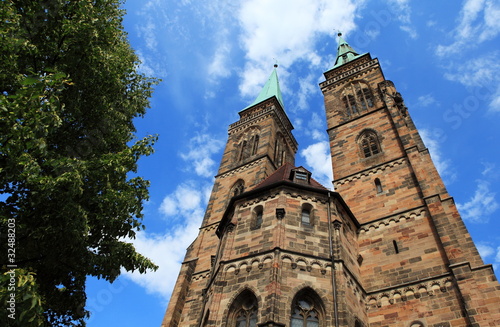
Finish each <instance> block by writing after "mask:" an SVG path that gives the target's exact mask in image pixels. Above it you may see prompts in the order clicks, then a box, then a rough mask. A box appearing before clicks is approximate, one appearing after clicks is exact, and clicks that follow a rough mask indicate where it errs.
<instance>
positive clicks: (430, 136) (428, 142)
mask: <svg viewBox="0 0 500 327" xmlns="http://www.w3.org/2000/svg"><path fill="white" fill-rule="evenodd" d="M419 133H420V136H421V137H422V140H423V141H424V144H425V146H426V147H427V148H428V149H429V153H430V155H431V159H432V162H433V163H434V165H435V166H436V169H437V171H438V172H439V175H441V178H442V179H443V180H444V181H445V183H452V182H453V181H455V179H456V177H457V176H456V173H455V169H453V168H452V166H451V162H450V161H449V160H447V159H444V158H443V155H442V152H441V139H442V135H441V134H440V133H439V132H438V131H436V130H428V129H421V130H420V131H419Z"/></svg>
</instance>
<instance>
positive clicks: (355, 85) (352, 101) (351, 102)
mask: <svg viewBox="0 0 500 327" xmlns="http://www.w3.org/2000/svg"><path fill="white" fill-rule="evenodd" d="M342 102H343V105H344V108H345V114H346V116H347V117H351V116H356V115H358V114H360V113H362V112H363V111H366V110H367V109H368V108H371V107H373V105H374V99H373V94H372V92H371V90H370V86H369V85H368V84H367V83H365V82H363V81H354V82H352V83H350V84H348V85H346V87H345V88H344V90H343V91H342Z"/></svg>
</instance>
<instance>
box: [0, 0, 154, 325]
mask: <svg viewBox="0 0 500 327" xmlns="http://www.w3.org/2000/svg"><path fill="white" fill-rule="evenodd" d="M120 5H121V3H120V1H113V0H71V1H68V0H45V1H32V0H19V1H18V0H3V1H1V3H0V16H1V27H0V38H1V40H0V92H1V94H0V200H1V201H0V228H1V229H2V231H8V235H9V237H8V238H7V237H5V236H6V235H7V233H5V232H3V233H2V238H1V240H0V243H1V244H0V248H1V255H2V259H3V260H2V264H3V268H4V269H6V270H9V269H10V267H12V266H16V267H17V269H19V272H18V275H19V276H21V277H22V280H23V282H22V283H18V284H19V285H18V286H19V287H21V286H22V287H21V288H20V289H19V290H18V291H19V292H24V293H23V294H24V295H23V297H24V299H28V298H32V299H36V300H33V302H32V304H30V305H27V306H26V308H27V309H26V310H32V311H33V312H32V313H31V314H28V315H25V316H24V318H25V319H28V318H26V317H33V318H29V319H28V320H30V324H33V325H37V321H39V320H40V315H39V312H43V317H42V318H43V319H41V321H43V324H44V325H51V326H69V325H71V326H84V325H85V318H86V317H88V316H89V312H87V311H86V310H85V301H86V296H85V282H86V277H87V276H89V275H90V276H96V277H98V278H104V279H106V280H108V281H110V282H112V281H113V280H114V279H116V277H117V276H118V275H119V274H120V270H121V269H122V268H124V269H126V270H128V271H134V270H138V271H139V272H141V273H144V272H146V270H155V269H156V268H157V267H156V266H155V265H154V264H153V263H152V262H151V261H150V260H149V259H147V258H145V257H144V256H142V255H141V254H139V253H137V252H136V250H135V248H134V246H133V245H132V244H131V243H130V239H131V238H133V237H134V236H135V233H136V232H137V231H139V230H140V229H142V228H144V226H143V224H142V218H143V215H142V208H143V202H144V201H146V200H147V199H148V190H147V188H148V185H149V184H148V181H146V180H144V179H142V178H141V177H139V176H137V174H136V173H137V161H138V159H139V158H140V157H141V156H144V155H149V154H151V153H152V152H153V148H152V146H153V144H154V141H155V140H156V136H147V137H145V138H142V139H136V138H135V134H134V133H135V132H136V131H135V128H134V125H133V119H134V118H136V117H141V116H143V115H144V114H145V112H146V109H147V108H148V107H149V101H148V99H149V97H150V96H151V93H152V90H153V87H154V85H155V84H156V82H157V80H156V79H153V78H149V77H146V76H144V75H143V74H141V73H139V72H138V58H137V56H136V55H135V54H134V52H133V50H132V49H131V47H130V45H129V43H128V41H127V36H126V33H125V32H124V30H123V26H122V17H123V15H124V11H123V10H122V9H120ZM10 227H12V228H10ZM11 236H12V237H11ZM9 249H15V252H13V251H12V250H9ZM4 276H5V275H4ZM19 276H18V277H19ZM21 277H19V278H21ZM0 280H1V281H3V284H2V292H0V295H1V296H2V297H3V296H6V295H5V294H6V292H4V291H5V290H6V288H5V287H6V285H5V281H6V280H8V276H7V278H1V279H0ZM21 284H22V285H21ZM23 285H24V286H23ZM26 285H27V286H26ZM28 286H29V287H28ZM18 295H19V294H18ZM2 300H5V298H2ZM2 302H3V301H2ZM29 303H31V302H29ZM19 314H20V312H17V313H16V315H19ZM4 318H5V317H4V316H3V314H2V318H1V319H2V320H1V321H0V324H1V325H3V326H5V324H3V323H2V322H3V321H4V320H3V319H4ZM5 319H7V318H5ZM16 321H17V322H18V324H19V323H20V322H19V320H16ZM7 322H10V323H13V321H11V320H7ZM24 325H26V324H24Z"/></svg>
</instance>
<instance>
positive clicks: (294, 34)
mask: <svg viewBox="0 0 500 327" xmlns="http://www.w3.org/2000/svg"><path fill="white" fill-rule="evenodd" d="M362 2H363V1H352V0H340V1H335V2H333V1H328V0H321V1H308V0H298V1H288V0H276V1H266V0H253V1H247V2H245V3H244V4H243V5H242V6H241V9H240V11H239V14H238V18H239V21H240V25H241V28H242V30H243V32H242V35H241V37H240V38H241V44H242V47H243V49H244V51H245V52H246V59H247V63H246V65H245V68H244V71H243V72H242V74H241V75H242V82H241V84H240V91H241V93H242V95H250V96H254V95H255V94H258V91H259V90H258V88H257V90H256V85H258V82H259V81H261V80H262V78H261V77H260V76H262V75H263V74H264V76H268V74H269V72H270V69H262V67H270V65H271V63H273V62H274V60H273V58H274V59H277V60H278V61H279V62H280V65H282V66H284V67H289V66H291V65H292V64H294V63H295V62H297V61H299V60H302V61H304V62H306V63H308V64H309V65H313V66H314V65H319V64H320V63H321V60H320V57H319V56H318V54H317V53H316V50H315V41H316V37H317V36H318V35H319V34H330V35H333V34H334V28H337V29H340V30H342V31H343V32H345V33H347V32H349V31H351V30H353V29H354V27H355V24H354V18H355V13H356V10H357V7H358V5H359V4H360V3H362ZM332 50H333V49H332ZM280 76H281V75H280Z"/></svg>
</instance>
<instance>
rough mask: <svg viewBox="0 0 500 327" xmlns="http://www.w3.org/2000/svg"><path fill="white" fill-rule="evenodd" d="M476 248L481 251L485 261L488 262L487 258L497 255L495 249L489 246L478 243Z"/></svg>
mask: <svg viewBox="0 0 500 327" xmlns="http://www.w3.org/2000/svg"><path fill="white" fill-rule="evenodd" d="M476 248H477V250H478V251H479V254H480V255H481V258H483V260H484V261H486V258H488V257H489V256H491V255H492V254H495V248H493V247H492V246H490V245H489V244H485V243H478V244H476Z"/></svg>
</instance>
